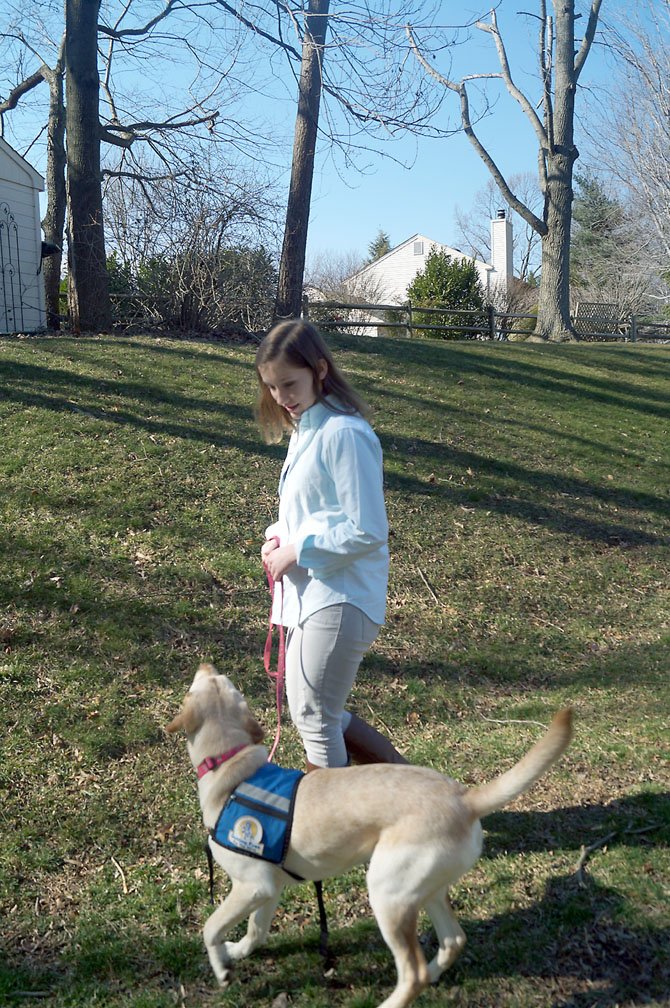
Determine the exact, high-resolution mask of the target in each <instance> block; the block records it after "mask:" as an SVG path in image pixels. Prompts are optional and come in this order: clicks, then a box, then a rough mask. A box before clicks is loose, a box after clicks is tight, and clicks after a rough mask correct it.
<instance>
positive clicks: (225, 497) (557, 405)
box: [0, 336, 670, 1008]
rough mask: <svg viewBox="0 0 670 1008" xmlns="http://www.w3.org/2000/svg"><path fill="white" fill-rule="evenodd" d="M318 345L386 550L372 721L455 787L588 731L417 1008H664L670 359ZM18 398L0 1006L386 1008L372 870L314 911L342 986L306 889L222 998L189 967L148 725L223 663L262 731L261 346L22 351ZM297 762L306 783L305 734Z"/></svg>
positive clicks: (646, 350)
mask: <svg viewBox="0 0 670 1008" xmlns="http://www.w3.org/2000/svg"><path fill="white" fill-rule="evenodd" d="M333 344H334V348H335V350H336V353H337V355H338V360H339V361H340V363H341V364H342V366H343V368H344V369H345V370H346V371H347V372H348V373H349V375H350V376H351V377H352V378H353V379H354V382H355V384H357V386H358V387H360V389H361V391H362V392H363V393H364V394H365V395H366V396H367V397H368V398H369V400H370V401H371V403H372V404H373V406H374V408H375V411H376V428H377V430H378V432H379V435H380V437H381V439H382V443H383V447H384V452H385V462H386V481H387V503H388V511H389V519H390V524H391V528H392V535H391V551H392V564H393V566H392V576H391V587H390V595H389V608H388V622H387V625H386V627H385V628H384V630H383V631H382V633H381V635H380V638H379V640H378V641H377V643H376V645H375V647H374V649H373V651H372V652H371V653H370V654H369V655H368V656H367V658H366V661H365V664H364V666H363V668H362V670H361V673H360V675H359V679H358V682H357V685H356V688H355V692H354V698H353V699H354V703H355V706H356V707H357V708H358V709H359V710H360V712H361V713H362V714H363V715H364V716H366V717H368V718H369V719H371V720H373V721H374V722H375V723H377V724H378V725H379V726H380V727H382V728H383V729H386V730H388V731H389V732H390V733H391V734H392V735H393V737H394V739H395V740H396V742H397V744H398V746H399V747H400V748H402V749H403V750H404V751H406V752H407V754H408V755H409V757H410V758H411V759H412V760H413V761H416V762H425V763H427V764H430V765H432V766H435V767H437V768H438V769H442V770H445V771H446V772H448V773H450V774H452V775H453V776H455V777H458V778H459V779H461V780H463V781H465V782H466V783H474V782H477V781H480V780H484V779H487V778H489V777H490V776H491V775H492V774H493V773H495V772H498V771H499V770H500V769H501V768H503V767H506V766H509V765H510V764H511V763H512V762H513V761H514V760H515V759H516V758H517V757H518V756H519V754H520V753H522V752H523V751H524V750H525V749H526V748H527V747H528V745H529V744H530V743H531V742H532V741H533V740H534V739H535V738H537V735H538V732H539V729H538V727H537V726H536V725H535V724H533V723H532V722H543V723H546V722H547V721H548V720H549V718H550V715H551V713H552V711H553V710H554V709H555V708H557V707H558V706H560V705H562V704H565V703H571V704H573V705H574V707H575V711H576V719H577V730H576V737H575V740H574V743H573V745H572V746H571V748H570V750H569V752H568V754H567V755H566V757H565V758H564V759H563V760H562V761H561V763H560V764H559V765H558V766H557V767H555V768H553V769H552V771H551V772H550V773H549V774H548V775H547V776H546V777H545V778H544V780H543V781H542V782H541V783H540V784H539V785H537V786H536V787H535V789H533V791H532V792H530V793H529V794H528V795H526V796H524V797H523V798H522V799H520V800H519V801H517V802H516V803H515V804H514V806H512V807H511V808H510V809H509V810H507V811H504V812H501V813H498V814H496V815H494V816H491V817H489V819H488V820H487V821H486V823H485V826H486V828H487V834H488V835H487V844H486V849H485V853H484V856H483V858H482V860H481V861H480V862H479V864H478V865H477V866H476V867H475V869H474V870H473V871H472V872H471V873H470V874H469V875H468V876H467V877H466V878H465V879H464V880H463V881H462V882H461V883H460V884H459V885H458V886H457V887H456V889H455V891H454V894H453V895H454V903H455V905H456V908H457V912H458V915H459V918H460V920H461V923H462V924H463V927H464V928H465V931H466V933H467V935H468V945H467V946H466V949H465V952H464V954H463V956H462V957H461V959H460V960H459V961H458V962H457V963H456V965H455V966H454V968H453V969H452V970H451V971H450V973H449V974H447V975H446V976H444V977H443V979H442V981H441V983H440V984H439V985H438V986H437V987H436V988H431V989H430V990H429V991H427V992H426V993H424V994H423V995H422V997H421V999H420V1001H419V1002H418V1003H419V1004H421V1005H425V1006H430V1005H432V1006H437V1005H444V1004H445V1003H447V1002H448V1003H453V1004H455V1005H458V1006H463V1008H475V1006H476V1008H498V1006H505V1008H558V1006H566V1008H567V1006H575V1008H591V1006H602V1008H615V1006H620V1008H623V1006H626V1008H633V1006H638V1005H645V1006H650V1005H668V1004H670V973H669V969H668V954H667V948H668V946H669V944H670V943H669V942H668V937H669V935H668V918H669V916H670V915H669V914H668V891H667V883H668V878H669V877H670V857H669V856H668V838H669V833H670V798H669V795H668V755H669V749H670V746H669V744H668V713H669V709H670V704H669V693H670V690H669V687H668V683H669V678H670V677H669V676H668V671H669V669H670V661H669V660H668V659H669V652H670V648H669V642H670V634H669V632H668V619H669V611H670V607H669V605H668V602H669V594H670V593H669V590H668V586H669V584H670V569H669V568H670V561H669V556H670V553H669V551H668V545H669V544H670V500H669V495H668V489H669V487H670V472H669V467H670V452H669V451H668V444H669V437H668V434H669V431H668V428H669V426H670V425H669V423H668V417H669V415H670V395H669V392H670V356H669V353H670V350H669V348H666V347H645V346H640V345H637V346H630V345H621V346H620V345H616V346H611V345H610V346H599V345H588V346H580V345H577V346H560V347H557V346H540V345H532V346H531V345H519V344H517V345H484V344H475V343H467V344H440V343H435V342H425V343H424V342H417V343H408V342H406V341H404V340H392V339H388V340H387V339H383V340H374V339H366V338H352V337H347V336H339V337H334V338H333ZM0 379H1V380H0V444H1V445H2V452H1V453H0V501H1V504H0V507H1V509H2V512H1V513H2V522H1V524H0V552H1V556H2V562H1V563H0V607H1V608H0V700H1V702H2V710H3V713H4V727H3V730H2V732H1V738H2V743H1V745H2V759H1V761H0V914H1V915H2V921H3V927H2V938H1V939H0V1004H3V1005H4V1004H25V1003H26V1001H27V1000H30V1001H34V1000H37V1001H38V1002H39V1003H45V1004H48V1005H50V1006H54V1008H83V1006H88V1005H96V1006H104V1008H125V1006H132V1008H173V1006H175V1005H188V1004H197V1005H199V1006H203V1008H211V1006H214V1005H216V1006H217V1008H240V1006H246V1005H258V1006H268V1008H269V1006H270V1005H271V1004H272V1002H273V1000H274V999H275V997H276V996H277V995H278V994H279V993H281V992H283V991H285V992H287V994H288V995H289V998H290V1003H291V1005H294V1006H300V1008H322V1006H323V1008H326V1006H329V1008H330V1006H340V1005H341V1006H344V1005H348V1006H354V1008H373V1006H375V1005H377V1004H379V1002H380V1001H382V1000H383V998H384V997H385V996H387V994H388V993H389V991H390V988H391V986H392V983H393V966H392V961H391V958H390V955H389V953H388V951H387V950H386V947H385V945H384V943H383V941H382V939H381V937H380V936H379V934H378V931H377V929H376V926H375V925H374V922H373V920H372V918H371V915H370V911H369V909H368V907H367V902H366V898H365V888H364V872H363V871H362V870H359V871H356V872H354V873H352V874H351V875H349V876H347V877H346V878H344V879H340V880H334V881H332V882H329V883H328V885H327V887H326V896H327V902H328V907H329V910H330V921H331V930H332V940H333V946H334V951H335V953H336V955H337V960H338V961H337V967H336V970H335V973H334V974H333V975H332V976H329V977H324V976H323V975H322V968H321V964H320V960H319V955H318V951H317V944H318V928H317V923H316V919H315V914H316V911H315V906H314V900H313V898H312V893H311V891H310V890H309V888H307V887H297V888H296V889H294V890H291V891H289V892H287V893H286V896H285V898H284V900H283V902H282V906H281V907H280V910H279V913H278V916H277V921H276V924H275V927H274V928H273V933H272V937H271V940H270V942H269V945H268V947H267V948H266V949H265V950H263V951H260V952H258V953H256V955H255V956H254V957H253V958H252V959H250V960H249V961H248V962H246V963H244V964H242V965H241V966H240V969H239V972H238V979H237V980H236V982H235V984H234V985H233V986H232V987H231V988H230V989H229V990H228V991H225V992H220V991H218V990H217V989H216V987H215V984H214V981H213V978H212V976H211V974H210V970H209V965H208V963H207V960H206V955H205V952H204V948H203V946H202V942H201V938H200V929H201V926H202V923H203V921H204V920H205V918H206V916H207V914H208V912H209V905H208V897H207V879H206V877H205V876H206V864H205V862H204V858H203V856H202V853H201V843H202V839H203V838H202V832H201V829H200V820H199V810H198V807H197V800H196V790H195V783H194V780H193V776H192V773H191V771H190V768H189V766H188V762H187V757H186V751H185V747H184V745H183V741H177V740H175V739H173V738H169V737H168V736H166V735H165V734H164V732H163V726H164V725H165V724H166V723H167V722H168V721H169V720H170V718H171V717H172V716H173V714H174V712H175V711H176V709H177V707H178V704H179V702H180V700H181V697H182V695H183V693H184V691H185V689H186V688H187V686H188V684H189V682H190V679H191V677H192V674H193V672H194V669H195V667H196V665H197V663H198V662H199V661H200V660H202V659H207V660H212V661H214V662H215V664H217V665H218V666H219V667H220V668H221V669H222V670H224V671H226V672H227V673H228V674H229V675H231V677H232V678H233V679H234V680H235V681H236V682H237V683H238V684H239V685H240V686H241V687H242V688H243V690H244V691H245V693H246V695H247V697H248V699H249V700H250V702H251V704H252V705H253V707H254V709H255V711H256V713H257V714H258V715H259V717H260V719H261V720H262V721H263V722H264V723H265V724H266V725H267V727H268V729H269V730H270V731H273V729H274V724H275V715H274V710H273V697H272V692H271V689H270V688H269V686H268V683H267V681H266V679H265V674H264V672H263V668H262V659H261V655H262V643H263V640H264V636H265V630H266V620H267V608H268V596H267V591H266V589H265V586H264V584H263V577H262V574H261V570H260V565H259V561H258V549H259V545H260V542H261V540H262V537H263V531H264V529H265V527H266V525H267V524H268V523H269V522H270V520H271V519H272V517H273V514H274V511H275V505H276V502H275V491H276V482H277V478H278V473H279V468H280V460H281V458H282V456H283V452H284V448H283V447H281V446H279V447H271V448H267V447H265V446H263V445H262V444H261V442H260V440H259V437H258V435H257V432H256V429H255V426H254V423H253V418H252V404H253V396H254V372H253V348H252V347H251V346H243V345H226V344H221V343H199V342H184V341H178V340H171V339H153V338H141V337H135V338H118V337H116V338H112V337H99V338H82V339H71V338H65V337H63V338H52V339H47V338H44V339H42V338H35V339H4V340H2V341H0ZM518 722H521V723H518ZM529 722H531V723H529ZM279 758H280V761H281V762H283V763H285V764H286V765H299V764H300V763H301V759H302V756H301V751H300V746H299V743H298V740H297V738H296V736H295V733H294V732H293V730H292V728H291V727H290V726H286V727H285V729H284V732H283V735H282V742H281V747H280V751H279ZM591 846H592V850H591V851H590V853H589V854H588V857H586V859H585V863H584V866H583V870H582V871H580V872H578V871H577V864H578V862H579V859H580V853H581V851H582V849H583V848H589V847H591ZM224 886H225V882H224V880H223V879H222V878H219V879H218V889H219V892H221V891H223V889H224ZM422 927H423V930H424V931H425V932H426V935H427V937H426V942H427V945H428V947H429V948H430V946H431V941H432V939H431V937H430V935H429V929H428V926H427V924H426V922H424V923H423V925H422ZM39 993H41V994H43V995H44V997H43V998H37V999H35V998H34V997H31V998H30V999H28V998H27V995H28V994H32V995H35V994H39Z"/></svg>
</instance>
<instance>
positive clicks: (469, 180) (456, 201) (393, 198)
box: [308, 0, 608, 255]
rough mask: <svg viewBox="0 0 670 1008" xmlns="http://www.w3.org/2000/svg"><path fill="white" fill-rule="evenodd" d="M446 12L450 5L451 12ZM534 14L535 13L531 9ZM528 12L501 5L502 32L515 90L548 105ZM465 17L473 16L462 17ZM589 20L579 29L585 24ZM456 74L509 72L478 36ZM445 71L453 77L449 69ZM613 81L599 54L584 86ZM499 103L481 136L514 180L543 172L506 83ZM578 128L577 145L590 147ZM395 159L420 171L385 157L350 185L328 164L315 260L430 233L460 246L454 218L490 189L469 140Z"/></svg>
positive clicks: (411, 150)
mask: <svg viewBox="0 0 670 1008" xmlns="http://www.w3.org/2000/svg"><path fill="white" fill-rule="evenodd" d="M445 6H446V5H445ZM527 7H528V9H533V8H534V7H535V5H534V4H529V5H527ZM518 8H519V4H518V3H516V2H514V3H510V2H506V0H503V2H502V3H501V4H499V5H498V11H499V12H498V24H499V28H500V30H501V34H502V36H503V38H504V40H505V45H506V49H507V53H508V57H509V61H510V65H511V69H512V74H513V77H514V80H515V82H516V83H517V84H518V86H520V87H521V89H522V90H524V91H526V93H527V94H528V95H529V97H533V96H538V95H539V91H538V85H537V77H536V73H535V70H536V66H537V54H536V44H537V38H536V36H537V27H536V25H537V22H536V21H535V20H534V19H531V18H524V17H520V16H518V15H517V13H516V12H517V10H518ZM459 16H464V17H465V16H467V15H466V14H462V13H461V12H459ZM584 22H585V19H583V20H581V21H579V22H578V24H584ZM457 58H458V65H457V66H456V67H455V68H454V74H455V73H457V72H458V70H460V71H461V72H462V73H463V74H468V73H478V72H492V71H497V70H498V69H499V66H498V63H497V56H496V53H495V48H494V45H493V41H492V39H491V38H490V36H489V35H488V34H486V33H484V32H480V31H475V32H473V36H472V39H471V41H470V42H469V43H468V44H467V45H466V46H464V47H463V49H462V51H459V52H458V54H457ZM435 65H436V67H437V69H438V70H439V69H443V70H444V71H446V70H447V67H446V65H445V64H444V63H443V64H442V67H441V66H440V61H439V60H437V61H436V63H435ZM607 73H608V68H607V64H606V62H605V58H604V56H603V53H602V50H599V49H598V47H597V46H594V47H592V50H591V53H590V55H589V59H588V61H587V63H586V65H585V68H584V71H583V74H582V78H581V80H580V85H581V86H583V87H587V88H590V89H591V88H596V89H597V88H599V87H602V85H603V83H604V82H605V81H606V77H607ZM489 87H490V88H491V94H497V95H499V100H498V102H497V104H496V106H495V110H494V112H493V114H492V115H491V116H490V117H488V118H487V119H486V120H485V121H483V122H482V123H481V124H480V126H479V127H477V132H478V133H479V134H480V135H481V139H482V141H483V142H484V144H485V146H487V147H488V149H489V151H490V153H491V154H492V156H493V157H494V160H495V161H496V162H497V164H498V166H499V167H500V168H501V170H502V171H503V174H504V175H505V176H509V175H510V174H513V173H515V172H535V171H536V170H537V144H536V139H535V135H534V133H533V131H532V128H531V126H530V124H529V122H528V120H527V118H526V116H525V115H524V114H523V112H522V111H521V110H520V108H519V106H518V105H517V104H516V102H515V101H514V100H513V99H512V98H511V97H509V96H508V95H507V93H506V91H505V89H504V86H503V85H502V83H501V82H498V81H492V82H490V84H489ZM458 115H459V102H458V96H457V95H455V94H452V93H450V94H449V95H448V96H447V100H446V102H445V105H444V107H443V109H442V110H441V113H440V116H439V121H440V122H441V123H442V124H444V125H446V123H447V119H449V120H450V121H451V122H452V123H453V122H457V121H458ZM584 142H585V141H584V138H583V136H580V130H579V124H578V128H577V144H578V147H579V146H583V145H584ZM388 151H389V153H392V154H393V155H394V156H395V157H397V158H399V159H401V160H404V161H406V162H407V163H411V167H409V168H404V167H402V166H400V165H398V164H396V163H394V162H393V161H391V160H390V159H384V158H377V160H376V161H375V163H374V164H373V166H372V167H371V169H370V170H368V171H367V172H366V173H365V174H356V173H354V172H348V173H347V174H346V175H345V176H344V177H341V176H340V174H338V172H337V171H336V170H335V169H334V167H333V165H332V163H329V162H328V159H327V158H326V157H324V154H323V150H322V151H321V153H320V156H319V162H320V164H319V168H318V170H317V172H316V175H315V179H314V191H313V199H312V214H311V219H310V230H309V239H308V255H309V254H312V255H313V254H315V253H319V252H324V251H328V250H332V251H333V252H345V251H355V252H359V253H362V254H365V252H366V250H367V246H368V244H369V242H370V241H371V240H372V239H373V238H374V237H375V235H376V234H377V232H378V231H379V230H380V229H381V230H383V231H384V232H386V233H387V234H388V235H389V237H390V239H391V244H392V245H396V244H398V243H400V242H401V241H403V240H404V239H406V238H408V237H410V236H411V235H412V234H414V233H420V234H425V235H427V236H428V237H430V238H434V239H435V240H437V241H440V242H444V243H445V244H453V243H455V242H456V240H457V234H456V225H455V222H454V211H455V209H456V207H460V208H461V209H463V210H467V209H469V207H470V206H471V204H472V201H473V197H474V196H475V194H476V193H477V192H478V190H480V189H482V188H483V187H484V186H485V185H486V184H487V182H488V180H489V177H490V176H489V172H488V169H487V168H486V166H485V165H484V163H483V162H482V161H481V159H480V158H479V156H478V155H477V153H476V152H475V150H474V148H473V147H472V145H471V144H470V142H469V140H468V139H467V138H466V137H465V135H464V134H463V133H459V134H458V135H455V136H447V137H444V138H441V139H432V138H431V139H428V138H421V139H417V138H414V137H406V138H405V139H402V140H399V141H392V142H389V144H388Z"/></svg>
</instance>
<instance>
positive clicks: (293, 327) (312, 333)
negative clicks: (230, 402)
mask: <svg viewBox="0 0 670 1008" xmlns="http://www.w3.org/2000/svg"><path fill="white" fill-rule="evenodd" d="M280 358H281V359H282V360H284V361H286V362H287V363H288V364H292V365H293V366H294V367H299V368H309V370H310V371H311V372H312V375H313V378H314V390H315V393H316V399H317V402H323V400H324V399H325V397H326V396H332V397H333V398H334V399H335V400H336V402H335V403H333V402H332V401H331V402H329V403H328V405H329V407H330V408H331V409H333V410H334V412H338V413H360V415H361V416H364V417H369V415H370V407H369V406H368V405H367V403H366V402H365V401H364V400H363V399H361V397H360V396H359V395H358V393H357V392H355V391H354V389H353V388H352V387H351V385H350V384H349V382H348V381H347V379H346V378H345V377H344V375H342V373H341V372H340V371H339V369H338V367H337V365H336V364H335V361H334V360H333V356H332V354H331V352H330V350H329V349H328V347H327V346H326V344H325V342H324V340H323V338H322V336H321V334H320V332H319V331H318V329H316V327H315V326H313V325H312V324H311V322H305V321H304V319H286V321H284V322H279V323H278V324H277V325H276V326H274V327H273V328H272V329H271V330H270V332H269V333H268V334H267V336H266V337H265V339H264V340H263V342H262V343H261V345H260V346H259V348H258V350H257V352H256V374H257V375H258V382H259V385H260V392H259V396H258V403H257V405H256V418H257V420H258V426H259V427H260V429H261V432H262V434H263V437H264V438H265V440H266V441H267V442H268V443H270V444H272V443H276V442H278V441H281V439H282V436H283V434H284V433H285V432H286V431H293V430H294V428H295V424H294V423H293V421H292V419H291V417H290V415H289V414H288V412H287V411H286V410H285V409H284V407H283V406H280V405H279V404H278V403H276V402H275V401H274V399H273V398H272V395H271V393H270V390H269V388H268V387H267V385H266V384H265V383H264V382H263V379H262V378H261V375H260V370H259V369H260V368H261V367H263V365H264V364H269V363H270V362H271V361H276V360H279V359H280ZM324 360H325V362H326V364H327V365H328V371H327V373H326V376H325V378H324V379H323V381H322V380H321V379H320V378H319V363H320V361H324Z"/></svg>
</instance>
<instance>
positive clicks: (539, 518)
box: [383, 436, 668, 544]
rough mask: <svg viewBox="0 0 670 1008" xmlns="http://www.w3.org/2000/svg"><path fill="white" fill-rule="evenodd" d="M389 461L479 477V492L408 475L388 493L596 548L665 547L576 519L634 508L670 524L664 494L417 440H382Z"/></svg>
mask: <svg viewBox="0 0 670 1008" xmlns="http://www.w3.org/2000/svg"><path fill="white" fill-rule="evenodd" d="M383 440H384V441H385V442H386V443H385V445H384V447H385V449H386V451H387V456H388V458H389V459H390V458H391V457H393V456H397V457H399V458H400V459H407V458H410V459H416V458H423V459H425V460H426V461H427V463H428V464H429V466H430V468H431V469H433V470H434V471H435V473H436V474H438V475H439V474H440V472H443V471H444V470H445V468H447V470H448V471H449V470H451V469H455V470H457V471H462V472H467V471H468V470H472V471H474V472H476V473H477V477H478V480H479V482H480V485H479V486H477V487H476V488H473V487H463V486H459V484H457V483H456V484H451V483H446V482H442V483H439V484H435V483H431V482H428V481H427V480H426V479H420V478H416V477H413V476H409V475H407V473H406V471H405V472H402V473H400V472H394V471H390V472H387V475H386V485H387V488H388V489H389V490H394V491H397V492H403V493H413V494H420V495H422V496H428V497H432V498H434V499H435V500H436V501H440V502H441V503H443V502H445V501H446V502H448V503H449V505H451V506H452V507H459V506H460V507H467V508H472V509H479V510H483V511H486V512H494V513H498V514H500V515H503V516H505V517H514V518H519V519H522V520H524V521H526V522H530V523H532V524H539V525H547V526H549V527H552V528H555V529H556V530H558V531H561V532H568V533H570V534H572V535H577V536H579V537H580V538H583V539H587V540H590V541H596V542H608V543H612V542H615V543H617V542H621V541H625V542H628V543H630V544H646V543H658V544H661V543H663V542H664V541H665V540H664V538H663V536H662V535H655V534H653V533H650V532H643V531H641V530H639V529H636V528H631V527H629V526H626V525H625V524H624V523H621V522H612V521H607V520H604V521H603V519H602V518H598V517H596V516H595V515H594V517H592V518H591V517H589V516H588V514H581V515H580V514H578V513H576V505H578V506H579V507H580V508H581V509H582V510H584V511H587V512H588V510H590V508H591V507H593V503H592V502H598V503H599V504H604V505H606V506H607V507H610V508H612V509H613V510H614V509H617V508H632V509H639V510H642V511H647V512H649V513H650V514H651V515H653V516H654V518H661V519H664V520H667V516H668V498H667V495H663V494H650V493H646V492H643V491H626V490H623V489H620V488H617V487H616V486H612V487H608V486H602V485H598V484H597V483H591V482H589V481H587V480H583V479H576V478H575V477H572V476H567V475H565V473H559V472H551V471H549V472H547V471H542V470H538V469H530V468H528V467H527V466H522V465H519V464H518V463H515V462H512V461H510V460H505V461H500V462H499V461H497V460H496V459H492V458H488V457H487V456H485V455H481V454H479V453H477V452H472V451H463V450H461V449H457V448H454V447H453V446H449V447H445V446H438V445H436V444H435V442H431V441H425V440H422V439H417V438H403V437H398V436H393V437H392V438H388V439H387V438H385V439H383ZM549 495H551V496H552V497H555V496H557V495H560V496H561V497H564V498H565V504H564V505H563V506H562V507H559V506H557V505H553V504H548V503H546V501H547V497H548V496H549Z"/></svg>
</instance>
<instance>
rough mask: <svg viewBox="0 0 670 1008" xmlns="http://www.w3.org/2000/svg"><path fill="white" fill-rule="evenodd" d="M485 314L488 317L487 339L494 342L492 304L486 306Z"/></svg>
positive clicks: (494, 326)
mask: <svg viewBox="0 0 670 1008" xmlns="http://www.w3.org/2000/svg"><path fill="white" fill-rule="evenodd" d="M486 314H487V315H488V326H489V339H492V340H494V339H495V338H496V310H495V308H494V307H493V305H492V304H490V305H487V306H486Z"/></svg>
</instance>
